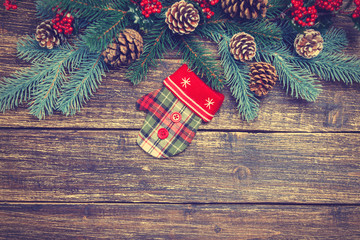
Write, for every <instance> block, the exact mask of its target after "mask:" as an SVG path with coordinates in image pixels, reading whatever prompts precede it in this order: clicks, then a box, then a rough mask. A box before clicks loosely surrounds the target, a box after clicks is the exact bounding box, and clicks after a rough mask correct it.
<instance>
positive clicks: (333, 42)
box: [322, 27, 349, 54]
mask: <svg viewBox="0 0 360 240" xmlns="http://www.w3.org/2000/svg"><path fill="white" fill-rule="evenodd" d="M322 37H323V40H324V48H323V53H328V54H329V53H330V54H331V53H333V52H339V53H340V52H342V51H343V50H344V49H345V48H346V47H347V46H348V44H349V41H348V39H347V38H346V33H345V30H343V29H340V28H334V27H332V28H330V29H329V30H328V31H327V32H326V33H325V34H324V35H322Z"/></svg>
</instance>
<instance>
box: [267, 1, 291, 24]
mask: <svg viewBox="0 0 360 240" xmlns="http://www.w3.org/2000/svg"><path fill="white" fill-rule="evenodd" d="M290 3H291V1H290V0H270V1H269V3H268V6H269V8H268V10H267V12H266V18H268V19H275V18H278V17H279V16H280V15H281V14H282V13H283V12H284V11H285V10H286V9H288V8H289V5H290Z"/></svg>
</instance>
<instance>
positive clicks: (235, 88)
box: [219, 36, 259, 121]
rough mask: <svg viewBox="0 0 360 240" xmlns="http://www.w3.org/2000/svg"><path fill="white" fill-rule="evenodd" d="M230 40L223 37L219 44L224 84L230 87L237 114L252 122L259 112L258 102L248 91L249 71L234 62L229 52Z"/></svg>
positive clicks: (244, 66)
mask: <svg viewBox="0 0 360 240" xmlns="http://www.w3.org/2000/svg"><path fill="white" fill-rule="evenodd" d="M229 41H230V38H229V37H227V36H223V39H222V40H221V41H220V42H219V54H220V56H221V65H222V66H223V68H224V74H225V77H226V84H227V85H228V86H229V87H230V91H231V94H232V96H233V97H234V98H235V99H236V101H237V103H238V105H237V108H238V110H239V114H240V115H241V116H242V118H243V119H245V120H246V121H251V120H254V119H255V118H256V117H257V115H258V111H259V100H258V99H257V98H256V97H255V96H254V94H253V92H251V91H250V89H249V80H250V77H249V74H248V72H249V69H248V68H247V67H246V65H243V64H241V65H240V64H239V62H237V61H235V59H234V58H233V56H232V55H231V53H230V51H229Z"/></svg>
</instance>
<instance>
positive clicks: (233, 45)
mask: <svg viewBox="0 0 360 240" xmlns="http://www.w3.org/2000/svg"><path fill="white" fill-rule="evenodd" d="M229 45H230V53H231V54H232V55H233V56H234V58H235V59H236V60H240V61H242V62H245V61H250V60H251V59H252V58H253V57H254V56H255V54H256V43H255V39H254V37H253V36H251V35H250V34H247V33H245V32H240V33H237V34H235V35H234V36H232V38H231V39H230V44H229Z"/></svg>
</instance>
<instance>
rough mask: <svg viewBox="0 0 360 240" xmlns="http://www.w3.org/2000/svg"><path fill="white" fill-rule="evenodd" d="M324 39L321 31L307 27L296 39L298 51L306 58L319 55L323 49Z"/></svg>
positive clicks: (295, 43)
mask: <svg viewBox="0 0 360 240" xmlns="http://www.w3.org/2000/svg"><path fill="white" fill-rule="evenodd" d="M323 43H324V40H323V38H322V37H321V34H320V32H318V31H315V30H314V29H307V30H305V31H304V33H299V34H298V35H297V36H296V38H295V41H294V47H295V50H296V52H297V53H298V54H299V55H300V56H302V57H304V58H308V59H310V58H313V57H316V56H317V55H319V53H320V52H321V51H322V49H323Z"/></svg>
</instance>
